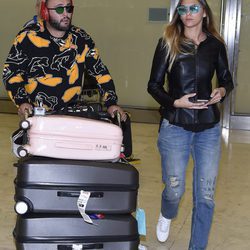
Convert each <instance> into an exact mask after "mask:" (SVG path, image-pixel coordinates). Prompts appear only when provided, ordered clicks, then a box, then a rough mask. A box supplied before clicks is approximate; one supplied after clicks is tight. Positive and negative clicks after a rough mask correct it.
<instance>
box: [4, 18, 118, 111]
mask: <svg viewBox="0 0 250 250" xmlns="http://www.w3.org/2000/svg"><path fill="white" fill-rule="evenodd" d="M84 68H85V69H86V70H87V72H88V74H89V75H91V76H93V77H94V78H95V79H96V80H97V82H98V87H99V90H100V93H101V95H102V96H103V99H104V101H105V105H106V106H107V107H109V106H111V105H115V104H116V103H117V96H116V93H115V87H114V83H113V80H112V78H111V76H110V74H109V71H108V69H107V67H106V66H105V65H104V64H103V62H102V61H101V59H100V57H99V55H98V50H97V48H95V44H94V42H93V40H92V39H91V37H90V36H89V35H88V34H87V33H86V32H85V31H84V30H82V29H80V28H77V27H75V26H71V28H70V30H69V31H68V32H67V33H66V34H65V36H64V37H62V38H55V37H53V36H51V35H50V33H49V32H48V30H47V29H46V28H45V26H44V23H43V22H42V21H40V22H38V23H36V24H31V25H28V26H27V27H25V28H24V29H23V30H21V31H20V32H19V33H18V35H17V36H16V38H15V40H14V44H13V46H12V48H11V50H10V53H9V55H8V58H7V60H6V63H5V65H4V71H3V81H4V84H5V87H6V89H7V91H8V94H9V96H10V98H11V100H12V101H13V102H14V103H15V104H16V106H20V105H21V104H22V103H31V104H33V105H34V106H36V105H37V104H36V100H37V98H38V97H39V99H40V100H42V102H43V104H44V106H45V107H46V109H47V110H58V109H61V108H62V107H64V106H65V105H67V104H68V103H69V102H72V101H75V100H76V99H77V98H78V96H79V95H80V93H81V88H82V78H83V72H84Z"/></svg>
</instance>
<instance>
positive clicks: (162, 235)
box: [156, 213, 171, 242]
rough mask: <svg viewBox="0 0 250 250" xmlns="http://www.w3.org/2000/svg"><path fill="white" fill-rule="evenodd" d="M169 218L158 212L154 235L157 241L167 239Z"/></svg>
mask: <svg viewBox="0 0 250 250" xmlns="http://www.w3.org/2000/svg"><path fill="white" fill-rule="evenodd" d="M170 224H171V220H169V219H167V218H165V217H163V216H162V214H161V213H160V216H159V220H158V223H157V226H156V236H157V239H158V241H160V242H165V241H166V240H167V239H168V235H169V229H170Z"/></svg>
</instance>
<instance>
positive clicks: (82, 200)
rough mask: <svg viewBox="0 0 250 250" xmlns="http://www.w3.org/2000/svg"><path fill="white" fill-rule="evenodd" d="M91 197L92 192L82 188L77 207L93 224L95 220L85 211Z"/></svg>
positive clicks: (86, 219)
mask: <svg viewBox="0 0 250 250" xmlns="http://www.w3.org/2000/svg"><path fill="white" fill-rule="evenodd" d="M89 197H90V192H86V191H83V190H81V192H80V195H79V198H78V200H77V207H78V210H79V212H80V214H81V216H82V217H83V219H84V221H85V222H87V223H90V224H93V221H92V220H91V218H90V217H89V216H88V215H87V214H86V212H85V210H86V206H87V203H88V200H89Z"/></svg>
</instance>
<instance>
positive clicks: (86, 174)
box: [13, 116, 139, 250]
mask: <svg viewBox="0 0 250 250" xmlns="http://www.w3.org/2000/svg"><path fill="white" fill-rule="evenodd" d="M44 118H46V117H44ZM52 118H53V116H52ZM62 118H63V119H64V118H65V119H73V123H74V124H77V122H76V120H75V119H81V118H73V117H72V118H66V117H63V116H62ZM36 119H37V118H36V117H34V118H33V117H32V118H29V119H28V122H29V124H28V126H27V128H29V127H31V128H30V129H29V130H30V134H29V140H30V143H28V145H25V146H24V147H22V148H21V149H20V150H19V151H20V154H21V155H22V153H23V152H25V154H24V156H27V155H26V154H28V153H30V152H32V154H33V155H36V156H30V157H24V158H21V159H20V160H19V161H18V162H17V163H16V164H15V166H16V167H17V176H16V179H15V201H16V205H15V210H16V212H17V214H18V215H17V220H16V226H15V229H14V232H13V234H14V238H15V242H16V248H17V249H18V250H68V249H72V250H78V249H104V250H137V249H138V245H139V235H138V229H137V222H136V220H135V218H134V217H133V216H132V215H131V213H133V212H134V211H135V209H136V203H137V190H138V186H139V175H138V171H137V170H136V169H135V168H134V167H133V166H132V165H129V164H124V163H120V162H117V161H116V160H117V159H116V158H117V156H116V155H114V156H113V158H112V159H110V156H109V157H108V159H99V158H98V157H97V159H99V161H95V160H93V157H95V155H93V156H91V157H89V158H90V159H89V158H87V159H88V160H83V159H81V157H78V158H77V159H74V151H75V150H80V149H84V150H86V148H87V150H88V151H87V152H89V153H87V155H88V156H89V155H91V153H90V151H89V150H90V148H91V150H92V149H93V148H94V149H95V150H96V149H98V150H99V151H100V150H101V151H105V150H107V147H108V146H107V145H106V144H105V143H109V142H105V143H104V142H103V143H102V144H101V146H100V144H98V143H97V144H98V146H97V147H91V146H90V145H91V142H90V141H88V146H87V147H86V145H83V144H82V142H81V141H80V138H74V140H73V141H75V142H76V144H74V145H75V146H72V147H71V149H70V150H71V151H70V154H67V152H66V151H65V148H66V147H68V145H69V144H70V142H69V135H67V136H66V137H67V140H66V141H67V143H64V141H63V140H62V134H60V133H59V132H60V129H58V128H57V129H56V132H55V133H57V134H56V136H54V137H51V135H50V136H47V135H46V136H47V139H48V138H49V139H51V138H52V139H51V140H52V141H54V145H59V147H60V149H62V148H63V150H64V151H63V152H64V153H63V155H62V157H61V158H62V159H59V157H55V156H56V155H55V153H53V152H51V153H52V156H53V158H51V157H50V155H44V153H43V152H44V151H43V150H44V149H43V147H42V146H41V145H40V146H41V147H40V146H39V148H40V149H36V150H34V149H33V147H34V146H33V145H32V143H34V144H35V147H37V144H39V143H40V144H44V141H43V140H42V139H41V137H43V136H41V134H42V133H41V129H44V126H41V123H42V122H41V119H43V118H42V117H41V119H40V121H39V122H38V124H39V125H37V124H36V123H35V121H34V120H36ZM46 119H47V118H46ZM56 119H58V116H57V118H56ZM59 120H60V117H59ZM64 124H66V123H64ZM68 125H69V124H67V126H68ZM100 125H101V124H98V126H100ZM77 126H78V129H79V124H78V125H77ZM105 126H106V125H105ZM114 126H115V125H114ZM32 127H33V128H36V129H37V128H38V130H39V133H38V134H39V135H38V134H37V131H35V132H34V131H32ZM60 127H63V124H62V123H61V126H60ZM116 127H117V126H116ZM50 129H51V128H50ZM46 130H48V126H46ZM52 130H53V129H52ZM74 130H75V132H79V131H76V130H77V128H74ZM58 131H59V132H58ZM33 132H34V134H32V133H33ZM52 132H53V131H52ZM33 136H34V137H35V139H36V140H35V139H34V138H32V137H33ZM94 136H96V133H95V135H94ZM79 137H81V136H79ZM89 137H90V136H88V138H89ZM58 138H59V139H58ZM96 138H97V137H96ZM96 138H95V139H96ZM47 139H46V140H45V144H46V143H47ZM58 140H59V141H58ZM104 144H105V146H104V148H103V145H104ZM62 145H63V146H62ZM76 145H77V146H76ZM79 145H81V147H80V146H79ZM82 146H83V147H82ZM52 147H53V145H52ZM100 147H101V149H100ZM109 147H111V146H110V145H109ZM25 150H26V151H25ZM48 150H49V151H52V149H51V146H50V147H48ZM98 150H97V152H96V153H95V154H97V153H98ZM33 152H35V153H33ZM46 152H48V151H46ZM102 153H103V152H102ZM82 154H84V152H81V154H79V152H78V153H77V155H82ZM44 156H46V157H44ZM96 156H98V155H96ZM83 158H84V157H83ZM82 192H87V193H90V197H89V199H88V201H87V203H86V204H85V205H86V206H85V207H84V208H83V209H84V211H85V212H86V214H87V215H89V216H90V218H91V219H92V221H93V224H90V223H87V222H85V221H84V219H83V217H82V215H81V214H80V212H79V203H78V201H79V196H80V194H81V193H82Z"/></svg>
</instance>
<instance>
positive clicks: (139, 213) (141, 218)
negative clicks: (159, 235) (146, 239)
mask: <svg viewBox="0 0 250 250" xmlns="http://www.w3.org/2000/svg"><path fill="white" fill-rule="evenodd" d="M136 220H137V223H138V232H139V234H140V235H143V236H146V215H145V211H144V209H142V208H137V209H136Z"/></svg>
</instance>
